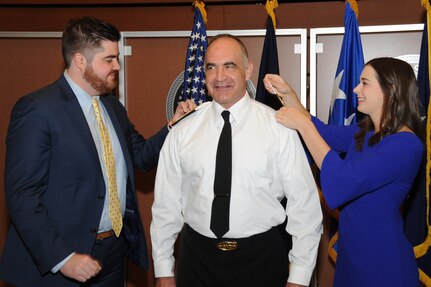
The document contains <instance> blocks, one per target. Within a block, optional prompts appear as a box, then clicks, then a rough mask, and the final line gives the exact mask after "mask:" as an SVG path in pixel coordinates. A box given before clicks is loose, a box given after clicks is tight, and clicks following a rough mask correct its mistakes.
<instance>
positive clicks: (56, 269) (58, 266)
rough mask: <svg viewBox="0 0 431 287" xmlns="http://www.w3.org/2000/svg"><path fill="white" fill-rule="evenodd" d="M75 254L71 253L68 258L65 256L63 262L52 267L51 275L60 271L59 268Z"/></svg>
mask: <svg viewBox="0 0 431 287" xmlns="http://www.w3.org/2000/svg"><path fill="white" fill-rule="evenodd" d="M74 254H75V252H73V253H71V254H70V255H69V256H67V257H66V258H64V259H63V261H61V262H60V263H58V264H57V265H55V266H54V268H52V269H51V272H52V273H57V272H58V270H60V269H61V267H63V265H64V264H66V262H67V261H68V260H69V259H70V258H71V257H72V256H73V255H74Z"/></svg>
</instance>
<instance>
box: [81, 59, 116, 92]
mask: <svg viewBox="0 0 431 287" xmlns="http://www.w3.org/2000/svg"><path fill="white" fill-rule="evenodd" d="M84 79H85V80H86V81H87V82H88V83H89V84H90V85H91V87H92V88H93V89H95V90H96V91H98V92H99V94H100V95H104V94H108V93H110V92H112V90H113V89H114V88H115V86H116V82H115V80H114V81H113V82H112V83H111V84H110V83H109V82H108V81H104V80H102V79H101V78H100V77H99V76H98V75H96V73H95V72H94V70H93V68H92V67H91V66H87V67H86V69H85V71H84Z"/></svg>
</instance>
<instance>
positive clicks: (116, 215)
mask: <svg viewBox="0 0 431 287" xmlns="http://www.w3.org/2000/svg"><path fill="white" fill-rule="evenodd" d="M93 109H94V113H95V114H96V121H97V126H98V127H99V132H100V137H101V140H102V144H103V159H104V161H105V167H106V173H107V176H108V191H109V218H110V219H111V223H112V229H113V230H114V232H115V235H116V236H117V237H118V236H119V235H120V232H121V228H122V227H123V218H122V216H121V209H120V199H119V198H118V192H117V179H116V173H115V159H114V153H113V151H112V145H111V140H110V139H109V134H108V131H107V130H106V127H105V125H104V124H103V121H102V117H101V116H100V109H99V101H98V100H97V99H96V98H94V99H93Z"/></svg>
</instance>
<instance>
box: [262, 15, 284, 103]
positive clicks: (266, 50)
mask: <svg viewBox="0 0 431 287" xmlns="http://www.w3.org/2000/svg"><path fill="white" fill-rule="evenodd" d="M279 73H280V70H279V67H278V52H277V39H276V37H275V30H274V23H273V22H272V18H271V16H268V21H267V26H266V35H265V42H264V44H263V50H262V58H261V60H260V68H259V78H258V81H257V89H256V100H257V101H259V102H262V103H264V104H266V105H267V106H270V107H271V108H273V109H274V110H278V109H280V108H281V107H282V104H281V103H280V102H279V100H278V98H277V97H276V96H275V95H273V94H271V93H269V92H268V91H267V90H266V89H265V86H264V85H263V78H264V77H265V75H266V74H279Z"/></svg>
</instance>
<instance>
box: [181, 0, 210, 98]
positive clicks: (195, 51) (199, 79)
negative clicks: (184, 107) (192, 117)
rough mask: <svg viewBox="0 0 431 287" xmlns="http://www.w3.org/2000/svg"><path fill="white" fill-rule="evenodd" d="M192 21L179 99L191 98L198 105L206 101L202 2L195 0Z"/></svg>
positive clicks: (205, 40)
mask: <svg viewBox="0 0 431 287" xmlns="http://www.w3.org/2000/svg"><path fill="white" fill-rule="evenodd" d="M193 5H195V8H194V23H193V29H192V32H191V35H190V41H189V45H188V48H187V56H186V65H185V70H184V89H183V93H182V95H181V97H180V98H179V100H186V99H193V100H194V102H195V103H196V104H197V105H199V104H201V103H203V102H206V101H207V88H206V85H205V69H204V60H205V59H204V58H205V52H206V50H207V47H208V41H207V32H206V28H205V22H204V17H202V12H201V11H203V12H204V11H205V10H204V4H203V2H202V1H195V2H194V3H193Z"/></svg>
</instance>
